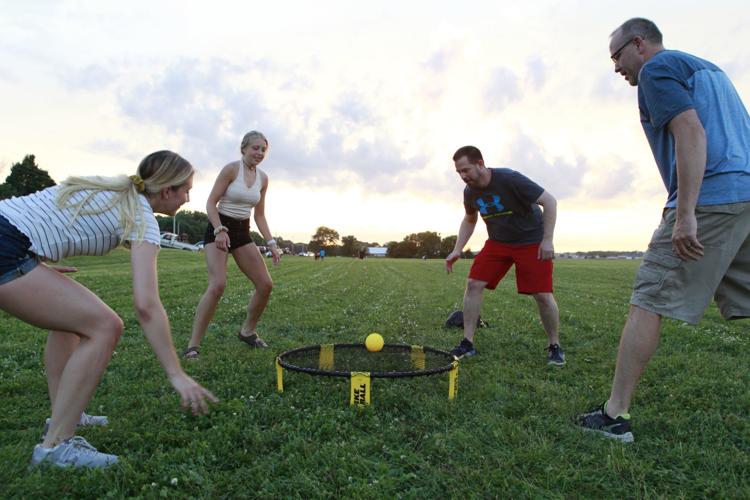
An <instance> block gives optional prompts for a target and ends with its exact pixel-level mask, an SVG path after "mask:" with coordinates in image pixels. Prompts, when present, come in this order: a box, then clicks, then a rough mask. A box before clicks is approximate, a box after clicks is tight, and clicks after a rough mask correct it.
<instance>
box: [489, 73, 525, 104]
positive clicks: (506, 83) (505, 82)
mask: <svg viewBox="0 0 750 500" xmlns="http://www.w3.org/2000/svg"><path fill="white" fill-rule="evenodd" d="M484 96H485V101H484V104H485V106H486V107H487V109H488V110H489V111H503V110H504V109H505V108H506V107H507V106H508V105H509V104H511V103H513V102H515V101H518V100H519V99H520V98H521V89H520V88H519V85H518V77H517V76H516V74H515V73H514V72H513V71H512V70H510V69H508V68H502V67H500V68H496V69H495V70H494V71H493V72H492V74H491V76H490V79H489V81H488V83H487V87H486V90H485V92H484Z"/></svg>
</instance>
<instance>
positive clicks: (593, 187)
mask: <svg viewBox="0 0 750 500" xmlns="http://www.w3.org/2000/svg"><path fill="white" fill-rule="evenodd" d="M636 172H637V167H636V165H635V164H634V163H632V162H629V161H627V160H623V159H621V158H607V159H605V160H602V161H600V162H597V166H596V168H589V169H588V171H587V172H586V174H585V176H584V179H583V184H584V193H583V194H584V195H585V196H586V198H588V199H593V200H612V199H613V198H616V197H618V196H627V195H632V194H633V192H634V181H635V178H636Z"/></svg>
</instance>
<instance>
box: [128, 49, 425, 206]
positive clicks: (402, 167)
mask: <svg viewBox="0 0 750 500" xmlns="http://www.w3.org/2000/svg"><path fill="white" fill-rule="evenodd" d="M247 68H251V69H247ZM258 68H259V65H258V64H255V62H248V63H246V64H243V65H241V66H239V65H235V64H229V63H227V62H226V61H222V60H212V61H209V62H201V61H195V60H189V59H183V60H180V61H177V62H175V63H173V64H171V65H169V66H165V67H162V68H157V69H156V71H154V72H153V73H152V74H149V75H142V76H141V77H140V78H139V79H138V80H136V81H132V79H131V80H127V82H128V83H124V84H122V88H121V89H120V90H119V98H118V102H119V105H120V108H121V111H122V112H123V113H124V114H125V116H127V117H128V118H130V119H131V120H133V121H135V122H138V123H140V124H148V125H157V126H159V127H162V128H163V129H164V130H165V131H168V132H169V133H172V134H176V135H178V136H179V137H181V140H182V142H183V146H182V148H181V151H183V152H184V154H185V156H186V157H188V158H189V159H190V160H191V161H192V162H193V163H195V164H204V165H223V164H224V163H225V162H228V161H232V160H234V159H235V158H236V157H237V156H238V154H239V142H240V139H241V136H242V135H243V134H244V133H245V132H246V131H247V130H250V129H259V130H261V131H263V132H264V134H266V136H267V137H268V138H269V142H270V150H269V156H268V159H267V160H266V166H267V167H268V168H273V170H274V175H275V176H278V178H280V179H285V180H293V181H294V182H295V183H296V184H298V185H300V184H301V185H304V184H310V185H320V184H321V183H325V184H326V185H327V186H332V185H333V186H336V185H341V186H342V187H346V186H350V185H351V184H352V183H354V184H359V185H366V186H367V188H368V189H369V190H375V191H383V192H390V191H391V190H397V189H400V186H399V178H400V176H401V174H402V173H404V172H410V171H413V170H415V168H418V167H421V166H422V165H423V164H424V163H425V162H426V158H424V157H422V156H417V157H414V158H405V157H403V155H402V154H401V152H400V148H399V147H398V145H397V141H395V140H394V138H393V137H391V135H390V132H389V131H388V130H387V129H386V128H385V127H382V126H379V124H381V123H382V122H384V121H385V116H384V115H383V113H388V112H389V111H390V109H389V108H386V109H383V110H380V109H378V108H377V106H375V105H374V103H373V102H372V99H371V98H369V97H368V96H367V95H366V93H360V92H354V91H351V90H350V89H349V88H348V87H347V86H346V85H345V83H342V87H341V88H335V89H329V90H333V93H334V95H333V97H332V98H331V105H330V106H322V105H318V104H316V102H315V99H312V98H310V97H309V96H310V95H312V94H314V92H315V89H314V88H313V89H308V92H288V93H285V95H284V96H283V98H282V99H281V101H280V104H279V105H276V104H275V102H276V100H278V97H277V96H275V95H274V92H275V89H277V88H290V87H293V86H295V85H297V83H295V82H297V81H298V80H299V79H301V78H304V74H305V68H297V69H292V68H287V67H283V66H275V65H272V64H269V63H266V64H264V65H263V70H262V71H259V69H258ZM234 82H241V83H240V84H235V83H234ZM277 84H278V85H277Z"/></svg>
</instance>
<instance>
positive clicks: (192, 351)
mask: <svg viewBox="0 0 750 500" xmlns="http://www.w3.org/2000/svg"><path fill="white" fill-rule="evenodd" d="M199 354H200V352H199V351H198V348H197V347H188V348H187V349H185V352H183V353H182V357H183V358H185V359H198V355H199Z"/></svg>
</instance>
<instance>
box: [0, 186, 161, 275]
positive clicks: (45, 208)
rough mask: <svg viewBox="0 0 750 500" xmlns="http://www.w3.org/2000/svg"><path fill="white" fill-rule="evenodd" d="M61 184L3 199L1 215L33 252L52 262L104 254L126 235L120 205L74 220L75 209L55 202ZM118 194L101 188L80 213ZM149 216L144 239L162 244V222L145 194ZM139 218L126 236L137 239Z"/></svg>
mask: <svg viewBox="0 0 750 500" xmlns="http://www.w3.org/2000/svg"><path fill="white" fill-rule="evenodd" d="M59 188H60V187H59V186H52V187H50V188H47V189H44V190H42V191H37V192H36V193H33V194H30V195H28V196H23V197H20V198H10V199H7V200H2V201H0V215H2V216H3V217H5V218H6V219H8V221H9V222H10V223H11V224H13V225H14V226H15V227H16V228H17V229H18V230H19V231H21V232H22V233H23V234H25V235H26V237H27V238H29V240H30V241H31V248H30V251H31V252H33V253H35V254H36V255H38V256H40V257H42V258H44V259H47V260H51V261H58V260H60V259H62V258H64V257H72V256H75V255H104V254H106V253H108V252H109V251H110V250H112V249H113V248H115V247H116V246H117V245H118V243H119V241H120V237H121V236H122V234H123V229H122V224H121V222H120V208H119V207H118V206H114V207H110V208H108V209H106V210H104V211H103V212H101V213H98V214H95V215H87V214H83V213H79V215H78V217H76V219H75V220H74V221H73V222H72V223H71V221H70V219H71V217H72V215H73V210H72V209H68V208H66V209H63V210H60V209H59V208H57V206H56V204H55V199H56V198H57V192H58V190H59ZM88 193H89V191H79V192H77V193H76V194H74V195H73V196H72V197H71V199H70V201H71V202H72V203H74V204H75V203H76V202H78V201H80V200H82V199H83V198H84V197H85V196H86V195H87V194H88ZM114 196H115V193H114V192H112V191H99V192H98V193H97V194H95V195H94V196H93V197H92V198H91V199H90V200H89V201H88V203H87V205H85V206H84V208H83V210H82V211H81V212H85V211H87V210H96V209H99V208H104V207H106V206H107V205H108V204H109V203H110V202H111V200H112V198H113V197H114ZM139 199H140V202H141V206H142V207H143V217H145V219H146V230H145V232H144V234H143V238H142V240H143V241H147V242H149V243H153V244H154V245H157V246H158V245H159V242H160V237H159V224H158V223H157V222H156V217H155V216H154V211H153V210H152V209H151V206H150V205H149V204H148V200H146V197H145V196H139ZM139 223H140V221H139V220H138V218H136V222H135V226H134V227H133V232H132V233H131V234H130V236H128V237H126V238H124V240H125V241H135V240H136V239H137V235H138V226H139Z"/></svg>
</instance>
